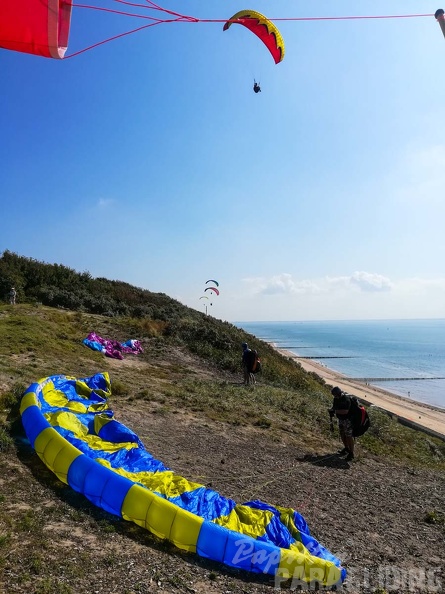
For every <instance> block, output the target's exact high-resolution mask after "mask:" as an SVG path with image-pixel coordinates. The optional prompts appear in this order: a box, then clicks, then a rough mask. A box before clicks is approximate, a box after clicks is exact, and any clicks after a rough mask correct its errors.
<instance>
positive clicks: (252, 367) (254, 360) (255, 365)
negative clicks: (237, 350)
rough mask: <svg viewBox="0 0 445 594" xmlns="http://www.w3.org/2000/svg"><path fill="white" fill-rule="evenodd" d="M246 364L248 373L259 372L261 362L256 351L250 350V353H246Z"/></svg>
mask: <svg viewBox="0 0 445 594" xmlns="http://www.w3.org/2000/svg"><path fill="white" fill-rule="evenodd" d="M246 365H247V369H248V370H249V373H259V372H260V371H261V362H260V360H259V357H258V353H257V351H255V350H251V351H250V353H248V357H247V361H246Z"/></svg>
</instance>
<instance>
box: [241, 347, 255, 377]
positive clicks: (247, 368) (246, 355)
mask: <svg viewBox="0 0 445 594" xmlns="http://www.w3.org/2000/svg"><path fill="white" fill-rule="evenodd" d="M241 347H242V349H243V355H242V357H241V364H242V366H243V376H244V385H245V386H249V385H250V384H254V383H255V376H254V375H253V373H252V364H253V360H254V358H255V355H254V353H253V351H251V350H250V349H249V346H248V344H247V342H243V344H242V345H241Z"/></svg>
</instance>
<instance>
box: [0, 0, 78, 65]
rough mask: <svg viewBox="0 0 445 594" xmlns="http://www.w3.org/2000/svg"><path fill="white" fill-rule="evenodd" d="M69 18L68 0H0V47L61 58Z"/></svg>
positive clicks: (69, 0) (63, 52) (64, 48)
mask: <svg viewBox="0 0 445 594" xmlns="http://www.w3.org/2000/svg"><path fill="white" fill-rule="evenodd" d="M70 20H71V0H0V47H2V48H4V49H9V50H15V51H16V52H25V53H27V54H36V55H38V56H44V57H46V58H63V56H64V55H65V52H66V50H67V47H68V37H69V32H70Z"/></svg>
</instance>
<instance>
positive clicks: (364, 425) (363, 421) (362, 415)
mask: <svg viewBox="0 0 445 594" xmlns="http://www.w3.org/2000/svg"><path fill="white" fill-rule="evenodd" d="M350 398H351V409H350V414H351V416H350V419H351V424H352V437H360V435H364V434H365V433H366V432H367V431H368V429H369V427H370V426H371V421H370V419H369V415H368V412H367V410H366V408H365V407H364V406H363V405H362V404H360V402H359V401H358V400H357V398H356V397H355V396H351V397H350Z"/></svg>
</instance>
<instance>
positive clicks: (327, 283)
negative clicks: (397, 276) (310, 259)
mask: <svg viewBox="0 0 445 594" xmlns="http://www.w3.org/2000/svg"><path fill="white" fill-rule="evenodd" d="M244 282H246V283H248V284H249V285H250V288H251V290H252V292H253V293H254V294H261V295H279V294H287V295H317V294H318V295H319V294H323V293H332V292H333V291H341V292H344V291H345V290H346V291H357V290H359V291H362V292H381V291H391V289H392V287H393V284H392V282H391V281H390V280H389V279H388V278H386V277H385V276H383V275H381V274H376V273H371V272H354V273H353V274H352V275H350V276H338V277H329V276H328V277H324V278H321V279H305V280H294V279H293V278H292V275H291V274H288V273H282V274H277V275H274V276H271V277H269V278H264V277H257V278H247V279H244Z"/></svg>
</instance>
